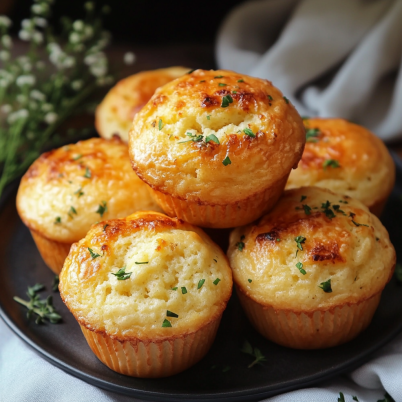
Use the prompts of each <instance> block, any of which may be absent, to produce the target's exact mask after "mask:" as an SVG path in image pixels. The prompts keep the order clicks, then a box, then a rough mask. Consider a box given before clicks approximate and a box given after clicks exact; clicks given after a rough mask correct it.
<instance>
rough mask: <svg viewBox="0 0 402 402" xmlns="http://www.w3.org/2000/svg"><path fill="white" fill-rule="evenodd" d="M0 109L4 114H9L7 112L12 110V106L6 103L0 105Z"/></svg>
mask: <svg viewBox="0 0 402 402" xmlns="http://www.w3.org/2000/svg"><path fill="white" fill-rule="evenodd" d="M0 110H1V111H2V112H3V113H4V114H9V113H10V112H11V111H12V110H13V108H12V106H11V105H9V104H8V103H6V104H5V105H2V106H1V107H0Z"/></svg>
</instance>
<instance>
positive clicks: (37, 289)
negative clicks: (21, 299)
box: [27, 283, 45, 297]
mask: <svg viewBox="0 0 402 402" xmlns="http://www.w3.org/2000/svg"><path fill="white" fill-rule="evenodd" d="M43 289H45V285H42V284H41V283H36V284H35V285H33V286H31V287H29V286H28V291H27V295H28V296H29V297H34V296H35V294H36V293H38V292H40V291H41V290H43Z"/></svg>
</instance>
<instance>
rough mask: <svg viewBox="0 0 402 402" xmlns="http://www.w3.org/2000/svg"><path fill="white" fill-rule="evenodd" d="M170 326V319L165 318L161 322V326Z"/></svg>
mask: <svg viewBox="0 0 402 402" xmlns="http://www.w3.org/2000/svg"><path fill="white" fill-rule="evenodd" d="M171 326H172V324H171V323H170V321H169V320H167V319H166V318H165V319H164V320H163V323H162V328H170V327H171Z"/></svg>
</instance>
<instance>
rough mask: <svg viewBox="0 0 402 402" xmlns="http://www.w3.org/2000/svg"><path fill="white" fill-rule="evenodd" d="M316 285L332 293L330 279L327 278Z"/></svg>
mask: <svg viewBox="0 0 402 402" xmlns="http://www.w3.org/2000/svg"><path fill="white" fill-rule="evenodd" d="M318 287H319V288H321V289H322V290H323V291H324V292H325V293H332V288H331V279H328V280H327V281H325V282H321V283H320V286H318Z"/></svg>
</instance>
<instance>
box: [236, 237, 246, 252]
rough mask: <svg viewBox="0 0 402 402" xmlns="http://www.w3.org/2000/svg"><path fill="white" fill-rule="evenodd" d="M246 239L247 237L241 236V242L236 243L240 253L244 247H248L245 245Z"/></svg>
mask: <svg viewBox="0 0 402 402" xmlns="http://www.w3.org/2000/svg"><path fill="white" fill-rule="evenodd" d="M245 238H246V236H244V235H243V236H241V237H240V241H239V242H237V243H236V247H237V249H238V250H239V251H243V249H244V247H246V245H245V244H244V242H243V240H244V239H245Z"/></svg>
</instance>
